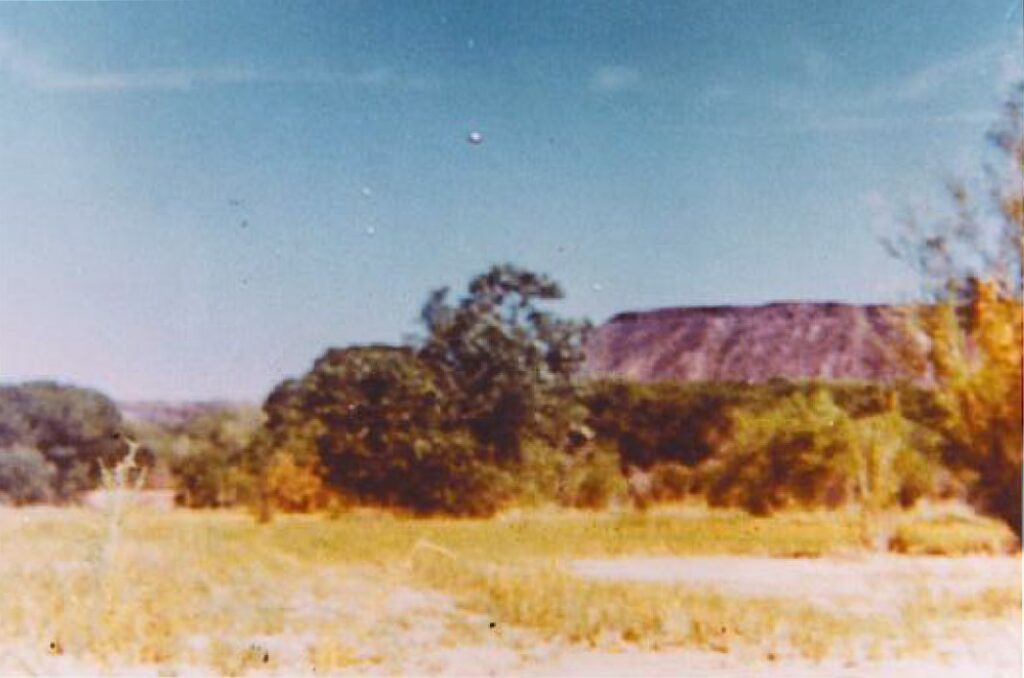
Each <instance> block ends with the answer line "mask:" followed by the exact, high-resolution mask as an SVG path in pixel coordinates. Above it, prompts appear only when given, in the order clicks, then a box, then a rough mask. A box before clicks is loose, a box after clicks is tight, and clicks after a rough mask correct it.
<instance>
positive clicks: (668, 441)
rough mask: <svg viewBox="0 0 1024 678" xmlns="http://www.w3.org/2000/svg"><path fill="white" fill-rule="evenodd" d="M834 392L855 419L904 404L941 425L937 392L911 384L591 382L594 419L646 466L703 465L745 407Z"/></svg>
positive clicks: (913, 417)
mask: <svg viewBox="0 0 1024 678" xmlns="http://www.w3.org/2000/svg"><path fill="white" fill-rule="evenodd" d="M816 392H826V393H828V394H829V397H830V398H831V399H832V401H833V402H834V403H835V404H836V405H837V406H839V408H841V409H842V411H843V412H844V413H845V414H846V415H848V416H850V417H853V418H858V419H859V418H863V417H868V416H871V415H875V414H882V413H884V412H887V411H889V410H890V409H891V407H892V406H893V403H895V404H896V407H897V408H898V409H899V411H900V413H901V414H902V415H903V416H904V417H905V418H906V419H908V420H910V421H913V422H915V423H918V424H921V425H922V426H927V427H934V426H935V425H936V424H937V422H938V421H939V420H940V418H941V416H942V412H941V409H940V408H938V407H937V405H936V403H935V397H934V394H932V393H930V392H928V391H926V390H924V389H921V388H917V387H914V386H911V385H907V384H899V385H885V384H871V383H828V382H789V381H784V380H773V381H770V382H767V383H761V384H729V383H691V384H677V383H654V384H640V383H631V382H626V381H618V380H599V381H593V382H590V383H589V384H587V386H586V388H585V389H584V392H583V401H584V403H585V405H586V407H587V410H588V412H589V414H588V416H587V424H588V426H589V427H590V428H591V429H592V430H593V431H594V432H595V433H596V435H597V440H598V441H599V442H601V443H604V444H608V445H612V446H614V447H615V448H616V449H617V450H618V452H619V454H620V455H621V456H622V460H623V463H625V464H627V465H632V466H638V467H640V468H649V467H651V466H652V465H654V464H659V463H663V462H673V463H678V464H682V465H684V466H690V467H692V466H696V465H698V464H700V463H701V462H703V461H704V460H705V459H708V458H709V457H711V455H712V454H714V453H715V452H716V451H717V450H718V449H719V448H720V447H722V446H723V445H724V444H725V443H726V441H727V440H728V439H729V438H730V437H731V436H732V435H733V427H734V425H735V423H736V419H737V413H739V412H744V411H745V412H751V413H753V412H762V411H765V410H767V409H770V408H771V407H772V406H773V405H774V404H775V403H778V402H780V401H783V400H785V399H787V398H790V397H792V396H795V395H797V394H802V395H803V396H805V397H809V396H811V395H812V394H813V393H816Z"/></svg>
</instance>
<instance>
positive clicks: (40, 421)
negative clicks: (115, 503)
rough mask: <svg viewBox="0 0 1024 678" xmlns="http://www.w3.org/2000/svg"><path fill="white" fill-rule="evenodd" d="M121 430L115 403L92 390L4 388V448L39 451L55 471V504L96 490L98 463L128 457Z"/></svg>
mask: <svg viewBox="0 0 1024 678" xmlns="http://www.w3.org/2000/svg"><path fill="white" fill-rule="evenodd" d="M121 426H122V421H121V414H120V412H119V411H118V409H117V406H116V405H114V403H113V401H111V400H110V399H109V398H107V397H106V396H104V395H103V394H101V393H99V392H97V391H93V390H91V389H85V388H78V387H75V386H67V385H63V384H57V383H53V382H43V381H41V382H30V383H25V384H16V385H11V386H0V447H11V446H15V445H18V446H23V447H27V448H32V449H35V450H38V451H39V452H40V453H41V454H42V455H43V457H45V459H46V461H47V462H49V463H50V464H51V465H52V467H53V469H54V473H53V476H52V478H51V480H50V482H51V485H52V487H51V489H52V492H51V493H50V496H51V497H52V498H53V499H56V500H69V499H73V498H74V497H75V496H77V495H79V494H81V493H82V492H84V491H86V490H89V489H92V488H94V487H96V485H97V484H98V482H99V462H100V461H104V462H112V461H113V460H115V459H117V458H119V457H121V456H123V455H124V453H125V447H124V443H123V441H122V440H121V439H120V438H119V436H118V433H119V432H120V430H121ZM144 461H145V460H144Z"/></svg>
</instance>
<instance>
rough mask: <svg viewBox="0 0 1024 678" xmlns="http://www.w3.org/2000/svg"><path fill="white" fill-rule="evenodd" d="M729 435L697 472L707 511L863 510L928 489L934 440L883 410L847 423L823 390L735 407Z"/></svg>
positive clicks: (911, 497)
mask: <svg viewBox="0 0 1024 678" xmlns="http://www.w3.org/2000/svg"><path fill="white" fill-rule="evenodd" d="M732 428H733V431H732V434H731V436H730V438H729V440H728V442H727V443H726V444H725V445H724V446H723V448H722V450H721V451H720V453H719V454H717V455H716V456H715V457H714V458H712V459H711V460H709V462H708V463H706V464H705V465H703V466H702V467H701V468H700V470H699V472H700V474H701V475H702V476H703V483H704V484H705V485H706V487H707V493H708V499H709V501H710V502H711V503H712V504H713V505H729V506H741V507H743V508H745V509H747V510H749V511H751V512H753V513H755V514H766V513H770V512H772V511H775V510H778V509H782V508H786V507H791V506H804V507H822V506H824V507H835V506H838V505H840V504H843V503H847V502H855V503H857V504H858V505H860V506H862V507H864V508H865V509H868V510H869V511H875V510H880V509H883V508H886V507H889V506H892V505H893V504H894V503H896V502H897V501H900V502H902V503H904V504H906V503H912V502H913V501H914V500H916V499H917V498H918V497H920V496H921V495H924V494H927V493H930V492H932V491H933V488H934V486H935V479H934V473H933V470H934V469H936V468H937V466H938V464H937V459H936V458H934V455H933V456H932V457H931V458H929V456H928V450H934V449H935V441H934V436H933V435H929V433H928V431H927V430H926V429H923V428H922V427H920V426H918V425H915V424H913V423H912V422H910V421H908V420H907V419H905V418H904V417H903V416H902V415H901V414H900V413H899V411H898V409H897V408H896V404H895V402H894V403H893V404H892V407H891V409H890V410H889V411H887V412H884V413H881V414H875V415H870V416H867V417H861V418H859V419H857V418H854V417H852V416H851V415H850V414H849V413H848V412H847V411H846V410H844V409H842V408H841V407H839V405H838V404H837V403H836V402H835V400H834V399H833V398H832V395H831V393H830V392H829V391H827V390H825V389H818V390H814V391H812V392H810V393H807V394H805V393H803V392H796V393H794V394H792V395H790V396H788V397H786V398H784V399H782V400H780V401H779V402H778V403H776V404H774V405H771V406H768V407H765V408H760V409H756V410H753V409H737V410H735V411H734V413H733V427H732Z"/></svg>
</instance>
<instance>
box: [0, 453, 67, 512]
mask: <svg viewBox="0 0 1024 678" xmlns="http://www.w3.org/2000/svg"><path fill="white" fill-rule="evenodd" d="M56 474H57V470H56V468H55V467H54V465H53V464H51V463H50V462H48V461H47V460H46V457H45V456H43V454H42V452H40V451H39V450H34V449H32V448H29V447H12V448H9V449H6V450H0V504H7V503H9V504H14V505H15V506H21V505H23V504H31V503H36V502H43V501H49V500H50V499H52V498H53V481H54V478H55V476H56Z"/></svg>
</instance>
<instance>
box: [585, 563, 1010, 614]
mask: <svg viewBox="0 0 1024 678" xmlns="http://www.w3.org/2000/svg"><path fill="white" fill-rule="evenodd" d="M570 568H571V570H572V571H573V572H574V573H575V574H577V575H579V576H581V577H585V578H590V579H600V580H604V581H626V582H657V583H674V584H683V585H692V586H695V587H700V588H703V589H712V590H715V591H719V592H721V593H723V594H730V595H745V596H751V597H780V598H796V599H800V600H804V601H808V602H813V603H815V604H819V605H825V606H841V607H842V608H843V609H846V610H849V609H850V605H851V604H853V605H854V606H855V607H856V608H858V609H859V610H863V611H870V612H878V611H883V610H886V609H891V608H892V607H893V603H894V601H898V600H900V599H901V598H904V597H906V596H908V595H911V594H919V593H920V592H921V590H922V589H927V590H928V591H929V592H931V593H933V594H936V595H945V594H950V595H956V596H961V595H963V596H966V595H971V594H976V593H979V592H981V591H983V590H985V589H989V588H998V587H1013V586H1019V585H1020V580H1021V560H1020V558H1019V557H1013V556H993V557H982V556H976V557H966V558H934V557H908V556H889V555H878V556H869V557H864V558H857V559H837V558H813V559H809V558H798V559H792V558H758V557H736V556H714V557H687V558H617V559H606V560H575V561H573V562H572V563H571V564H570Z"/></svg>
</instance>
